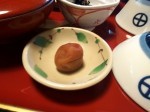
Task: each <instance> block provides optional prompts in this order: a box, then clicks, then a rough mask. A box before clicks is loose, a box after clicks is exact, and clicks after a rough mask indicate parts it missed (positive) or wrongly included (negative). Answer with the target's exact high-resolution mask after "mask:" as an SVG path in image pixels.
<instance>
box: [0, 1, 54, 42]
mask: <svg viewBox="0 0 150 112" xmlns="http://www.w3.org/2000/svg"><path fill="white" fill-rule="evenodd" d="M53 6H54V0H29V1H26V0H11V1H10V0H1V1H0V44H4V43H10V42H12V41H13V40H15V39H17V38H18V37H21V36H22V35H23V34H25V33H27V32H30V31H32V30H33V29H35V28H37V27H38V26H39V25H41V24H42V23H43V22H44V21H45V20H46V18H47V17H48V15H49V14H50V12H51V11H52V9H53Z"/></svg>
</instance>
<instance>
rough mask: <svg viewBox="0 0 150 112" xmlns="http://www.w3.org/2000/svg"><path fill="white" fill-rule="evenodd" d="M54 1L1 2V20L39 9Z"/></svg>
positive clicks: (23, 0)
mask: <svg viewBox="0 0 150 112" xmlns="http://www.w3.org/2000/svg"><path fill="white" fill-rule="evenodd" d="M50 1H52V0H28V1H27V0H0V20H1V19H6V18H11V17H15V16H18V15H22V14H25V13H28V12H32V11H34V10H37V9H39V8H40V7H42V6H44V5H45V4H47V3H49V2H50Z"/></svg>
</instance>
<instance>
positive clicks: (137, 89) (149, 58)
mask: <svg viewBox="0 0 150 112" xmlns="http://www.w3.org/2000/svg"><path fill="white" fill-rule="evenodd" d="M112 70H113V73H114V76H115V78H116V80H117V81H118V83H119V84H120V86H121V87H122V89H123V90H124V91H125V92H126V93H127V94H128V95H129V96H130V97H131V98H132V99H133V100H134V101H135V102H136V103H137V104H139V105H140V106H141V107H143V108H144V109H145V110H147V111H148V112H150V32H146V33H143V34H140V35H137V36H134V37H132V38H130V39H128V40H126V41H124V42H122V43H120V44H119V45H118V46H117V47H116V48H115V49H114V50H113V68H112Z"/></svg>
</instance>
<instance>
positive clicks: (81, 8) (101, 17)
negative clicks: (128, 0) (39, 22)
mask: <svg viewBox="0 0 150 112" xmlns="http://www.w3.org/2000/svg"><path fill="white" fill-rule="evenodd" d="M89 1H90V5H89V6H85V5H77V4H75V3H73V2H74V0H57V2H58V4H59V7H60V9H61V11H62V13H63V15H64V16H65V18H66V20H68V21H69V22H70V23H71V24H74V25H77V26H78V27H81V28H84V29H88V30H93V29H94V28H95V27H96V26H98V25H100V24H102V23H103V22H104V21H105V20H106V19H107V18H108V17H109V16H110V15H111V13H112V12H113V11H114V9H115V8H116V6H117V5H118V4H119V2H120V0H89Z"/></svg>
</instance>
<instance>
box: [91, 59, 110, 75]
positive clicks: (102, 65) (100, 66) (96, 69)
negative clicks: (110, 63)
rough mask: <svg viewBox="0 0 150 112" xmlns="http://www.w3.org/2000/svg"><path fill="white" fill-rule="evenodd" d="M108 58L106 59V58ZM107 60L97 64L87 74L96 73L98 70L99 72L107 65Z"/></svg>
mask: <svg viewBox="0 0 150 112" xmlns="http://www.w3.org/2000/svg"><path fill="white" fill-rule="evenodd" d="M107 60H108V59H107ZM107 60H105V61H104V62H103V63H101V64H100V65H98V66H97V67H96V68H94V69H93V70H92V71H91V72H90V73H89V75H91V74H96V73H98V72H100V71H101V70H102V69H103V68H104V67H105V66H106V65H107Z"/></svg>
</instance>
